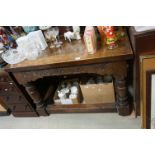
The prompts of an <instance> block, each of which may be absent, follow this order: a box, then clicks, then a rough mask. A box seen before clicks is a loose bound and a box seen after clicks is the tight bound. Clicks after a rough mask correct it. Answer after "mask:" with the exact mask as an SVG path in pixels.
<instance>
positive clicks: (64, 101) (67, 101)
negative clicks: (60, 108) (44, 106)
mask: <svg viewBox="0 0 155 155" xmlns="http://www.w3.org/2000/svg"><path fill="white" fill-rule="evenodd" d="M67 81H72V82H73V80H65V82H67ZM61 84H62V83H60V84H59V86H58V88H57V90H56V91H55V94H54V98H53V100H54V104H56V105H60V104H63V105H71V104H79V103H81V101H82V95H81V90H80V86H78V95H77V98H75V99H69V98H66V99H60V98H59V97H58V90H60V87H61Z"/></svg>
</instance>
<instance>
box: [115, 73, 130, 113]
mask: <svg viewBox="0 0 155 155" xmlns="http://www.w3.org/2000/svg"><path fill="white" fill-rule="evenodd" d="M115 92H116V107H117V110H118V113H119V115H121V116H127V115H129V114H130V113H131V107H130V105H129V96H128V90H127V86H126V80H125V77H124V76H122V77H115Z"/></svg>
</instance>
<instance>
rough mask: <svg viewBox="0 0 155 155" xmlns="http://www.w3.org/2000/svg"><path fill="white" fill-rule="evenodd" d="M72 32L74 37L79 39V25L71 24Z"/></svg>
mask: <svg viewBox="0 0 155 155" xmlns="http://www.w3.org/2000/svg"><path fill="white" fill-rule="evenodd" d="M73 32H74V35H75V39H76V40H80V39H81V36H80V26H73Z"/></svg>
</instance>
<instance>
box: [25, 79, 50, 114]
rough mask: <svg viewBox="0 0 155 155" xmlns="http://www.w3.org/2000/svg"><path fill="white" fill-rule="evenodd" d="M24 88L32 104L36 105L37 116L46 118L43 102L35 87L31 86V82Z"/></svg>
mask: <svg viewBox="0 0 155 155" xmlns="http://www.w3.org/2000/svg"><path fill="white" fill-rule="evenodd" d="M24 86H25V89H26V91H27V93H28V94H29V96H30V97H31V98H32V100H33V102H34V104H35V105H36V111H37V112H38V114H39V116H48V115H49V114H48V113H47V111H46V109H45V106H44V101H43V99H42V97H41V95H40V93H39V91H38V90H37V88H36V86H35V85H34V84H33V82H28V83H27V84H25V85H24Z"/></svg>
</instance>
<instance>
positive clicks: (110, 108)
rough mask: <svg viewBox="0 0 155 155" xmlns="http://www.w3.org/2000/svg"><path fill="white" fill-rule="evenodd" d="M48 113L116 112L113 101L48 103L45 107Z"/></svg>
mask: <svg viewBox="0 0 155 155" xmlns="http://www.w3.org/2000/svg"><path fill="white" fill-rule="evenodd" d="M46 110H47V112H48V113H49V114H51V113H92V112H94V113H96V112H117V109H116V105H115V104H114V103H104V104H75V105H55V104H50V105H48V106H47V107H46Z"/></svg>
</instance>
